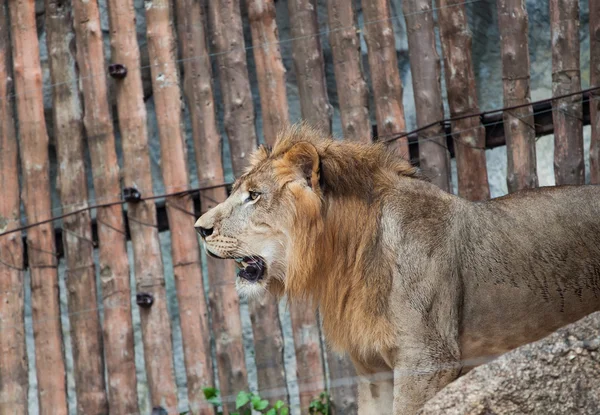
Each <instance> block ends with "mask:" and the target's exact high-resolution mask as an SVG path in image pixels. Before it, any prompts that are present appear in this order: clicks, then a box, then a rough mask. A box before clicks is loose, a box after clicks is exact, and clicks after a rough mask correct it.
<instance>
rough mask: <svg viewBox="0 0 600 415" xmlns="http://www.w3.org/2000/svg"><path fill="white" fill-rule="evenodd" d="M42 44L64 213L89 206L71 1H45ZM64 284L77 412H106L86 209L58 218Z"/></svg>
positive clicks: (100, 336) (91, 246)
mask: <svg viewBox="0 0 600 415" xmlns="http://www.w3.org/2000/svg"><path fill="white" fill-rule="evenodd" d="M45 6H46V8H45V15H46V43H47V46H48V52H49V53H48V60H49V64H50V80H51V82H52V84H53V87H52V118H53V121H54V122H53V125H54V130H53V131H54V136H55V139H56V145H57V159H58V160H57V162H58V164H59V166H60V167H59V170H58V180H57V188H58V190H59V194H60V201H61V205H62V211H63V214H65V213H69V212H73V211H75V210H78V209H82V208H85V207H87V206H88V187H87V177H86V172H85V166H84V154H83V151H84V141H83V113H82V104H81V99H80V95H79V88H78V73H77V69H76V59H75V50H74V49H73V48H72V42H74V41H75V33H74V31H73V24H72V21H71V15H72V8H71V4H70V3H63V2H62V1H58V0H46V1H45ZM63 245H64V247H65V254H66V268H65V285H66V287H67V291H68V304H69V314H70V316H69V321H70V327H71V342H72V345H73V364H74V375H75V390H76V393H77V412H78V413H80V414H101V413H106V412H107V411H108V401H107V397H106V386H105V383H104V356H103V350H102V333H101V328H100V315H99V311H98V310H97V309H96V301H97V298H98V297H97V294H96V267H95V264H94V245H93V241H92V226H91V218H90V212H89V211H84V212H81V213H77V214H75V215H71V216H68V217H66V218H64V220H63Z"/></svg>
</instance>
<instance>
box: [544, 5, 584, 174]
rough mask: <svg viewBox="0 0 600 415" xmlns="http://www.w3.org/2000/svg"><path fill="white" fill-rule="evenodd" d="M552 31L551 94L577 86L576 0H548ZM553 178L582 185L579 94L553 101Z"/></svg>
mask: <svg viewBox="0 0 600 415" xmlns="http://www.w3.org/2000/svg"><path fill="white" fill-rule="evenodd" d="M550 32H551V34H552V36H551V38H552V95H553V96H557V95H563V94H569V93H571V92H576V91H579V90H580V89H581V71H580V68H579V52H580V46H579V1H578V0H550ZM552 116H553V118H554V126H555V131H554V178H555V180H556V184H557V185H562V184H583V183H584V181H585V171H584V170H585V167H584V166H585V165H584V161H583V123H582V121H581V118H582V108H581V96H579V95H574V96H572V97H569V98H563V99H560V100H556V101H554V102H553V111H552Z"/></svg>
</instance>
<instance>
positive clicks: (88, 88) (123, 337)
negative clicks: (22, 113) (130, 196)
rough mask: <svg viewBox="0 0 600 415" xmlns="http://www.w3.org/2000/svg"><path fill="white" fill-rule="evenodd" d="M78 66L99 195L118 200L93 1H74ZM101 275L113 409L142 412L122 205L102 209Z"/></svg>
mask: <svg viewBox="0 0 600 415" xmlns="http://www.w3.org/2000/svg"><path fill="white" fill-rule="evenodd" d="M73 13H74V16H73V19H74V28H75V41H76V49H77V66H78V69H79V72H80V75H81V78H80V82H81V93H82V96H83V104H84V114H83V124H84V126H85V132H86V135H87V137H86V138H87V144H88V149H89V152H90V158H91V162H92V177H93V180H94V191H95V194H96V199H97V200H99V201H102V202H108V201H113V200H119V199H120V198H121V187H120V184H119V176H120V173H119V164H118V162H117V153H116V150H115V137H114V132H113V123H112V118H111V114H110V109H109V102H108V93H107V85H106V71H105V60H104V50H103V44H102V31H101V30H100V13H99V10H98V3H97V2H95V1H84V0H74V1H73ZM96 223H97V225H98V239H99V248H98V249H99V262H98V266H99V267H100V279H101V284H102V303H103V305H104V326H103V338H104V354H105V358H106V368H107V371H108V398H109V410H110V411H109V412H110V413H116V414H121V413H123V414H125V413H127V414H129V413H136V412H138V410H139V409H138V401H137V379H136V369H135V352H134V347H133V326H132V321H131V302H130V298H131V290H130V286H129V260H128V258H127V245H126V238H125V222H124V220H123V211H122V207H121V206H120V205H115V206H110V207H103V208H98V209H97V210H96Z"/></svg>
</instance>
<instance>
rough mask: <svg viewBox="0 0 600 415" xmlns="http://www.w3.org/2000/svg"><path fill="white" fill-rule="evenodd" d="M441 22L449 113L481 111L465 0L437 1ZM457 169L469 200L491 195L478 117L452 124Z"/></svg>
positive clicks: (459, 113)
mask: <svg viewBox="0 0 600 415" xmlns="http://www.w3.org/2000/svg"><path fill="white" fill-rule="evenodd" d="M436 6H437V7H438V9H439V10H438V25H439V28H440V39H441V43H442V51H443V55H444V75H445V79H446V91H447V93H448V106H449V108H450V116H451V117H455V116H460V115H466V114H476V113H478V112H479V103H478V98H477V89H476V85H475V73H474V71H473V59H472V56H471V43H472V36H471V32H470V30H469V27H468V23H467V10H466V6H465V4H464V2H462V0H436ZM452 131H453V137H454V143H455V146H454V151H455V152H456V166H457V171H458V193H459V194H460V195H461V196H463V197H465V198H467V199H469V200H485V199H489V197H490V189H489V185H488V177H487V166H486V162H485V150H484V149H483V148H484V147H485V129H484V128H483V126H482V124H481V121H480V119H479V117H469V118H464V119H461V120H459V121H455V122H453V123H452Z"/></svg>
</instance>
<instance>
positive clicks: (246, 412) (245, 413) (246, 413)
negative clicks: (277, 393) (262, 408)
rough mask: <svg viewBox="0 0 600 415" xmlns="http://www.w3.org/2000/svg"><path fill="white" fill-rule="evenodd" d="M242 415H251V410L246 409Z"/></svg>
mask: <svg viewBox="0 0 600 415" xmlns="http://www.w3.org/2000/svg"><path fill="white" fill-rule="evenodd" d="M244 415H252V410H251V409H250V408H248V409H246V410H245V411H244Z"/></svg>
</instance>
